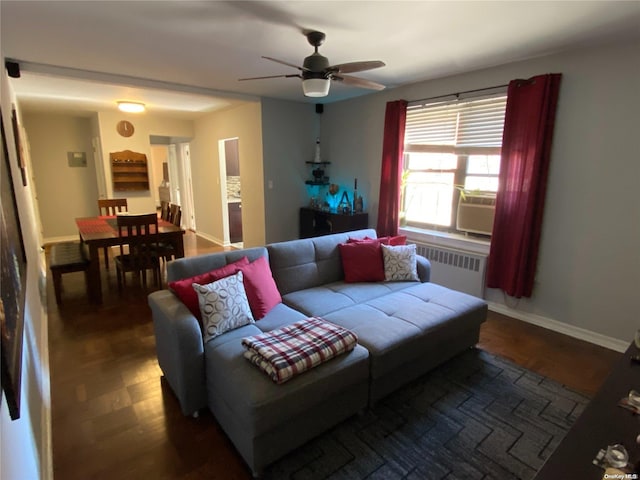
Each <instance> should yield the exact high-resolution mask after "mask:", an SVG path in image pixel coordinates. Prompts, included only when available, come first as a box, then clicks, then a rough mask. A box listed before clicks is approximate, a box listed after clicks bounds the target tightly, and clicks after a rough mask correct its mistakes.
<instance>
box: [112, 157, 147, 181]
mask: <svg viewBox="0 0 640 480" xmlns="http://www.w3.org/2000/svg"><path fill="white" fill-rule="evenodd" d="M109 160H110V161H111V178H112V179H113V190H114V191H127V190H128V191H131V190H135V191H143V190H149V170H148V167H147V156H146V155H145V154H144V153H138V152H132V151H131V150H124V151H122V152H112V153H110V154H109Z"/></svg>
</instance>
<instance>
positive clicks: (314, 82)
mask: <svg viewBox="0 0 640 480" xmlns="http://www.w3.org/2000/svg"><path fill="white" fill-rule="evenodd" d="M329 85H330V80H329V79H328V78H305V79H304V80H302V91H303V92H304V95H305V97H326V96H327V95H329Z"/></svg>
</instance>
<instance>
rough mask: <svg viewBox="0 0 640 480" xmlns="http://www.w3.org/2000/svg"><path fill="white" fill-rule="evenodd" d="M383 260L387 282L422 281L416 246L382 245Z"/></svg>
mask: <svg viewBox="0 0 640 480" xmlns="http://www.w3.org/2000/svg"><path fill="white" fill-rule="evenodd" d="M382 258H383V260H384V279H385V280H386V281H388V282H393V281H408V280H414V281H416V280H420V278H419V277H418V267H417V262H416V246H415V245H397V246H391V245H385V244H382Z"/></svg>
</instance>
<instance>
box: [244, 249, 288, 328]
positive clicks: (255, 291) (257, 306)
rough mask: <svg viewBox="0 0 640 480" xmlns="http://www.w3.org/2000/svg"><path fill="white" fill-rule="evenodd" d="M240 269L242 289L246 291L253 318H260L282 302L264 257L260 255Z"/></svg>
mask: <svg viewBox="0 0 640 480" xmlns="http://www.w3.org/2000/svg"><path fill="white" fill-rule="evenodd" d="M240 271H241V272H242V274H243V275H244V279H243V281H244V289H245V291H246V292H247V298H248V299H249V306H250V307H251V313H253V318H254V319H255V320H260V319H261V318H262V317H264V316H265V315H266V314H267V313H269V312H270V311H271V309H272V308H273V307H275V306H276V305H278V304H279V303H281V302H282V297H281V296H280V292H279V291H278V287H277V286H276V282H275V280H274V279H273V275H272V273H271V267H269V262H268V261H267V258H266V257H260V258H258V259H257V260H255V261H253V262H251V263H250V264H249V265H245V266H243V267H242V268H241V269H240Z"/></svg>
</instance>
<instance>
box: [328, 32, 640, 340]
mask: <svg viewBox="0 0 640 480" xmlns="http://www.w3.org/2000/svg"><path fill="white" fill-rule="evenodd" d="M638 51H640V44H639V43H638V42H635V43H629V44H622V45H610V46H606V47H600V48H594V49H584V50H577V51H573V52H570V53H562V54H556V55H550V56H546V57H540V58H536V59H532V60H529V61H524V62H518V63H513V64H509V65H503V66H499V67H495V68H491V69H486V70H482V71H477V72H471V73H467V74H464V75H457V76H453V77H449V78H444V79H439V80H434V81H428V82H423V83H419V84H414V85H411V86H407V87H402V88H398V89H394V90H387V91H383V92H380V93H376V94H373V95H367V96H365V97H360V98H357V99H354V100H350V101H343V102H338V103H335V104H330V105H327V106H326V108H325V113H324V115H323V118H322V131H323V132H324V138H325V139H326V141H325V143H326V144H328V147H329V154H330V156H331V160H332V162H334V164H333V165H332V167H333V175H334V176H336V177H338V178H340V177H342V178H351V177H352V176H357V177H358V179H359V186H360V185H361V186H362V190H363V195H364V198H365V205H366V209H367V210H368V211H369V213H370V224H371V225H375V222H376V215H377V203H378V202H377V199H378V193H379V179H380V161H381V160H380V159H381V155H382V153H381V152H382V132H383V127H384V125H383V124H384V109H385V104H386V102H387V101H390V100H396V99H401V98H402V99H405V100H408V101H411V100H418V99H421V98H426V97H431V96H436V95H443V94H449V93H454V92H459V91H464V90H471V89H476V88H483V87H490V86H494V85H500V84H504V83H508V82H509V81H510V80H512V79H515V78H528V77H531V76H534V75H538V74H544V73H550V72H558V73H562V74H563V78H562V84H561V90H560V98H559V103H558V110H557V117H556V128H555V137H554V144H553V151H552V159H551V166H550V172H549V183H548V191H547V201H546V205H547V207H546V212H545V217H544V223H543V231H542V241H541V247H540V257H539V262H538V272H537V277H536V286H535V290H534V295H533V298H531V299H522V300H520V301H519V302H516V301H515V300H514V299H505V298H504V297H503V295H502V293H501V292H499V291H489V292H488V299H489V300H490V301H493V302H496V303H498V304H505V303H506V304H508V305H509V307H510V308H511V309H512V310H514V311H520V312H525V313H529V314H532V315H536V316H540V317H543V318H546V319H549V320H552V321H557V322H561V323H564V324H567V325H569V326H572V327H578V328H582V329H586V330H589V331H591V332H597V333H600V334H602V335H605V336H608V337H613V338H617V339H624V340H630V339H631V338H632V336H633V332H634V331H635V329H636V328H638V327H640V322H639V321H638V318H637V301H636V299H635V297H636V296H637V292H638V287H639V286H640V253H639V252H640V249H639V248H638V246H639V245H640V211H639V209H638V200H637V197H638V181H639V180H640V161H639V160H640V155H639V154H640V146H639V145H640V144H639V143H638V141H637V136H638V133H640V132H639V130H638V120H637V114H638V111H640V95H639V94H638V90H637V82H638V78H640V60H639V57H638Z"/></svg>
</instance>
